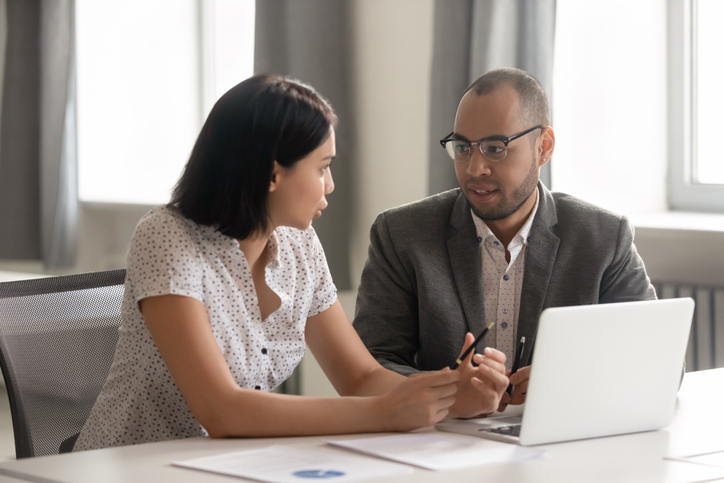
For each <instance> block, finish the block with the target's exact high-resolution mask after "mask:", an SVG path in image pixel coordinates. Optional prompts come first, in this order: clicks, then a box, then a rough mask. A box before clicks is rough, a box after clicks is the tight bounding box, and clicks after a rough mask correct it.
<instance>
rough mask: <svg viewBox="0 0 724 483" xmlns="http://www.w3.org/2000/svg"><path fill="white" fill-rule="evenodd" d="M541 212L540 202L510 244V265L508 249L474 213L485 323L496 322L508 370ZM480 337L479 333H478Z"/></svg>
mask: <svg viewBox="0 0 724 483" xmlns="http://www.w3.org/2000/svg"><path fill="white" fill-rule="evenodd" d="M537 211H538V202H537V201H536V204H535V208H533V212H532V213H531V214H530V216H529V217H528V220H527V221H526V222H525V224H524V225H523V227H521V229H520V230H519V231H518V233H517V234H516V235H515V236H514V237H513V239H512V240H511V242H510V244H509V245H508V252H509V253H510V262H508V261H507V260H506V259H505V252H506V248H505V247H504V246H503V244H502V243H501V242H500V241H499V240H498V238H497V237H496V236H495V235H494V234H493V232H492V231H491V230H490V228H489V227H488V226H487V225H486V224H485V221H483V220H482V219H480V218H478V217H477V216H476V215H475V213H473V211H472V210H471V211H470V213H471V215H472V217H473V222H474V223H475V230H476V232H477V241H478V244H479V245H480V255H481V259H482V263H483V301H484V306H485V320H486V322H487V323H490V322H495V325H494V326H493V327H494V329H493V334H492V336H491V337H492V338H493V340H494V341H495V348H496V349H498V350H499V351H501V352H503V353H504V354H505V356H506V357H507V360H506V363H505V365H506V367H507V368H508V369H510V368H511V367H512V365H513V360H514V357H515V348H516V345H517V344H516V342H517V341H516V331H517V329H518V313H519V311H520V293H521V289H522V287H523V274H524V272H525V247H526V245H527V244H528V242H529V241H530V237H529V236H528V233H530V227H531V226H532V224H533V219H534V218H535V214H536V212H537ZM476 335H477V334H476Z"/></svg>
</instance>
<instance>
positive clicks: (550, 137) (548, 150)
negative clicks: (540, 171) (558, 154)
mask: <svg viewBox="0 0 724 483" xmlns="http://www.w3.org/2000/svg"><path fill="white" fill-rule="evenodd" d="M555 147H556V135H555V133H554V132H553V128H552V127H550V126H548V127H545V128H543V132H542V133H541V141H540V145H539V146H538V154H539V156H538V166H539V167H540V166H543V165H544V164H546V163H547V162H548V161H550V160H551V157H552V156H553V151H554V150H555Z"/></svg>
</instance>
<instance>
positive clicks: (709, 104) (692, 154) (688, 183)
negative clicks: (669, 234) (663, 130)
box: [668, 0, 724, 212]
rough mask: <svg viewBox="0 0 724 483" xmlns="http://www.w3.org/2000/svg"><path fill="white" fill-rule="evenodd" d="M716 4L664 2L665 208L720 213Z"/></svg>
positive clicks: (721, 128)
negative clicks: (666, 89) (666, 29)
mask: <svg viewBox="0 0 724 483" xmlns="http://www.w3.org/2000/svg"><path fill="white" fill-rule="evenodd" d="M722 16H724V2H721V0H670V1H669V12H668V18H669V20H668V23H669V25H668V27H669V36H668V38H669V41H668V42H669V45H668V49H669V73H668V78H669V112H668V117H669V203H670V205H671V207H672V208H673V209H681V210H696V211H718V212H724V159H723V156H722V149H721V148H720V143H721V141H720V139H721V137H722V133H723V132H724V122H723V121H722V114H721V113H722V112H724V90H722V87H721V82H720V80H721V77H722V75H724V64H722V62H721V52H720V49H721V46H722V45H724V30H722V29H721V27H720V25H719V20H720V19H721V18H723V17H722Z"/></svg>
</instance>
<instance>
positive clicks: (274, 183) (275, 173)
mask: <svg viewBox="0 0 724 483" xmlns="http://www.w3.org/2000/svg"><path fill="white" fill-rule="evenodd" d="M283 169H284V168H283V167H282V165H281V164H279V163H277V162H276V161H274V168H272V175H271V180H270V181H269V192H270V193H271V192H272V191H275V190H276V189H277V188H278V187H279V181H280V178H281V174H282V170H283Z"/></svg>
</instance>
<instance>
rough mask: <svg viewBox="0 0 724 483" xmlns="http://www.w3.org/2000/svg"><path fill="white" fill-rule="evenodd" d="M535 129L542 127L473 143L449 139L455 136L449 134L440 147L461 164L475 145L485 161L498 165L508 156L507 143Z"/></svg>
mask: <svg viewBox="0 0 724 483" xmlns="http://www.w3.org/2000/svg"><path fill="white" fill-rule="evenodd" d="M536 129H543V126H541V125H540V124H539V125H537V126H535V127H532V128H530V129H527V130H525V131H523V132H519V133H518V134H514V135H512V136H510V137H509V138H504V137H502V136H491V137H488V138H483V139H479V140H478V141H474V142H470V141H466V140H464V139H454V138H450V136H452V135H453V134H455V133H454V132H451V133H450V134H448V135H447V136H445V139H441V140H440V145H441V146H442V147H443V148H445V151H447V153H448V154H449V155H450V157H451V158H452V159H454V160H455V161H457V162H459V163H462V162H465V161H467V160H468V159H470V157H471V156H472V155H473V145H474V144H477V145H478V149H480V152H481V153H482V155H483V156H485V157H486V159H488V160H490V161H493V162H494V163H498V162H500V161H502V160H504V159H505V156H506V155H507V154H508V143H510V142H511V141H513V140H515V139H518V138H519V137H523V136H525V135H526V134H528V133H529V132H532V131H535V130H536Z"/></svg>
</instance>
